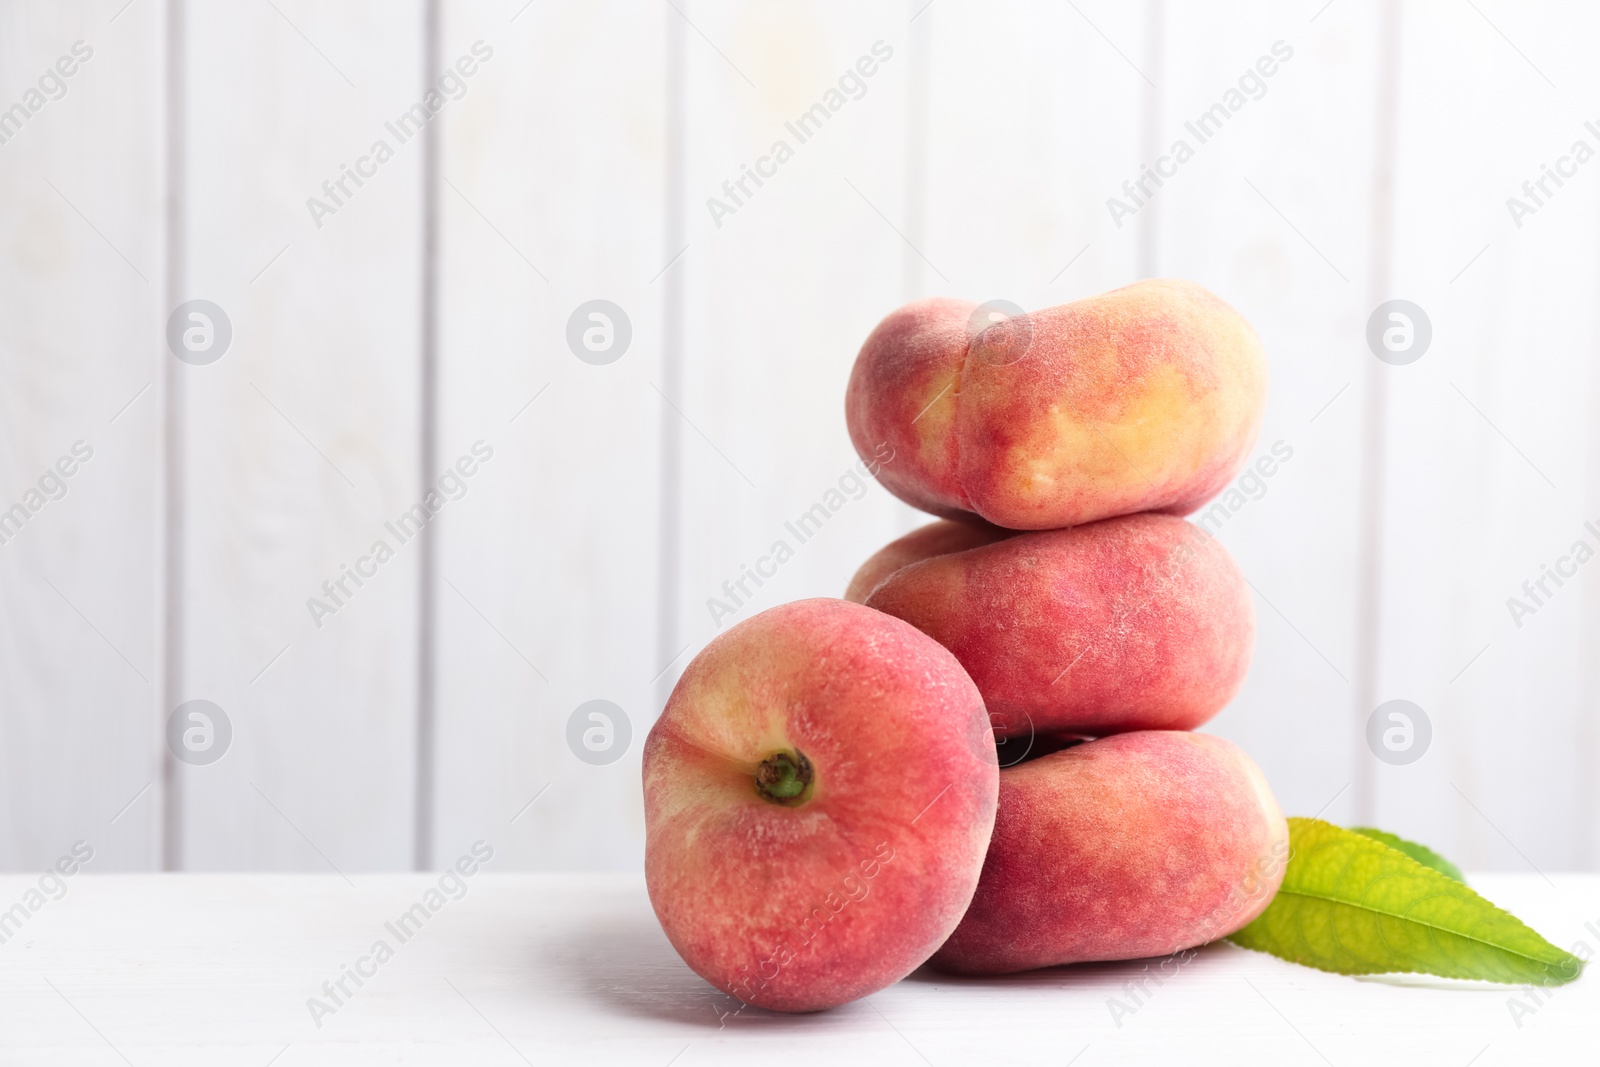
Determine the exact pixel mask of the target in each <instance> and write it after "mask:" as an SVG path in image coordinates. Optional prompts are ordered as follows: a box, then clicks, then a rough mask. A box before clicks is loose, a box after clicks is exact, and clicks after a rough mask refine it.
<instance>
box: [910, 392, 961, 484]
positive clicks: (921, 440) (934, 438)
mask: <svg viewBox="0 0 1600 1067" xmlns="http://www.w3.org/2000/svg"><path fill="white" fill-rule="evenodd" d="M960 387H961V386H960V373H959V371H957V370H949V371H947V372H946V373H944V374H941V375H939V376H938V377H937V378H936V379H934V380H932V381H930V382H928V383H927V385H926V386H925V387H924V388H922V389H919V390H917V391H916V393H915V394H913V395H910V396H908V398H907V404H906V407H907V409H908V410H909V413H910V418H911V422H910V423H909V424H908V426H909V429H910V430H911V433H912V434H913V436H915V438H916V441H917V456H916V459H917V465H918V466H920V467H921V468H922V469H923V470H926V471H928V472H929V473H931V474H932V475H933V476H934V477H935V478H936V479H941V480H942V479H944V478H947V477H949V476H950V475H951V473H952V472H951V471H950V470H949V463H950V458H949V457H950V438H951V435H952V434H954V433H955V432H956V429H955V424H956V397H957V393H958V391H959V389H960Z"/></svg>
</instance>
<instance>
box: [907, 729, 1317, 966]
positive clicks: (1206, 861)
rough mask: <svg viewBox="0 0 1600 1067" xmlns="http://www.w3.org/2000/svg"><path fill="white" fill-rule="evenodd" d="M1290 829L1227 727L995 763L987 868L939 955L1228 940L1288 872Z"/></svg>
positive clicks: (994, 960) (1085, 951)
mask: <svg viewBox="0 0 1600 1067" xmlns="http://www.w3.org/2000/svg"><path fill="white" fill-rule="evenodd" d="M1288 852H1289V827H1288V823H1287V822H1286V821H1285V820H1284V817H1283V813H1282V812H1281V811H1280V810H1279V809H1278V803H1277V801H1276V800H1274V799H1273V797H1272V792H1271V790H1270V789H1269V788H1268V786H1267V782H1266V779H1265V778H1264V777H1263V776H1262V774H1261V771H1260V770H1259V769H1258V768H1257V767H1256V765H1255V764H1254V763H1252V762H1251V760H1250V758H1249V757H1248V756H1246V755H1245V754H1244V753H1243V752H1242V751H1240V750H1239V749H1238V748H1237V747H1236V746H1235V745H1233V744H1231V743H1230V742H1228V741H1224V740H1223V739H1222V738H1219V737H1211V736H1209V735H1206V734H1191V733H1182V732H1174V731H1148V732H1143V733H1132V734H1120V735H1118V736H1116V737H1107V738H1102V739H1101V740H1098V741H1090V742H1088V743H1086V744H1081V745H1078V746H1076V747H1074V748H1068V749H1065V750H1063V751H1059V752H1053V753H1051V754H1050V755H1047V756H1043V757H1041V758H1039V759H1035V760H1030V761H1028V762H1026V763H1022V764H1019V765H1017V766H1015V767H1011V768H1007V769H1006V770H1003V771H1001V772H1000V810H999V812H998V814H997V815H996V817H995V828H994V837H993V839H992V841H991V843H990V845H989V856H988V859H987V860H986V861H985V862H984V866H983V878H982V880H981V881H980V882H979V883H978V892H977V894H976V895H975V896H974V897H973V900H972V907H971V908H969V909H968V911H967V914H966V917H965V918H963V919H962V920H961V925H960V926H959V927H957V928H956V932H955V933H954V934H953V935H951V937H950V940H949V941H947V942H946V943H945V945H944V947H943V948H941V949H940V950H939V952H938V953H937V954H936V955H935V956H934V958H933V965H934V966H935V967H938V968H940V969H942V970H946V971H953V972H958V973H965V974H1006V973H1010V972H1012V971H1022V970H1030V969H1032V968H1035V967H1050V966H1055V965H1057V964H1064V963H1081V962H1085V961H1090V960H1128V959H1142V958H1145V957H1150V956H1166V955H1169V954H1171V953H1175V952H1179V951H1181V950H1184V949H1188V948H1193V947H1194V946H1197V945H1202V944H1205V943H1206V942H1209V941H1215V940H1217V939H1218V938H1221V937H1226V936H1227V935H1228V934H1231V933H1233V932H1234V931H1235V930H1238V929H1239V928H1240V927H1242V926H1244V925H1245V924H1247V923H1249V922H1250V921H1251V920H1252V919H1254V918H1255V917H1256V916H1257V915H1259V914H1261V912H1262V911H1263V910H1264V909H1265V908H1266V906H1267V905H1268V904H1269V903H1270V902H1271V901H1272V897H1273V895H1274V894H1276V893H1277V891H1278V886H1279V884H1280V883H1281V882H1282V881H1283V871H1284V864H1285V863H1286V861H1287V858H1288Z"/></svg>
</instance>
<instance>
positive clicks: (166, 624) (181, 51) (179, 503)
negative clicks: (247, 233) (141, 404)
mask: <svg viewBox="0 0 1600 1067" xmlns="http://www.w3.org/2000/svg"><path fill="white" fill-rule="evenodd" d="M184 3H185V0H167V5H166V15H167V18H166V56H165V60H166V62H165V72H164V75H165V79H166V100H165V109H166V129H165V130H164V131H163V132H164V134H165V145H164V148H165V154H166V160H165V165H166V174H165V182H166V189H165V193H166V218H165V233H164V234H163V237H164V240H165V243H166V250H165V251H166V274H165V278H164V282H163V284H164V286H165V293H164V294H163V295H164V296H165V297H166V301H165V303H166V307H165V308H163V309H162V310H163V311H164V312H165V311H170V309H171V308H174V307H177V306H178V304H179V303H181V302H182V300H183V287H184V284H185V275H186V273H187V257H186V255H185V251H186V250H185V248H184V241H185V239H186V232H187V227H186V225H185V223H186V219H185V211H186V210H187V184H186V182H185V180H184V179H185V173H184V158H185V141H186V138H185V134H186V133H187V123H186V111H187V106H186V104H187V88H188V79H187V77H186V71H185V68H184V64H185V63H186V62H187V55H186V52H185V48H184V42H185V37H186V34H185V30H186V23H185V15H186V12H185V9H184ZM160 359H161V361H162V364H163V365H164V366H165V367H166V373H165V374H164V375H162V381H163V392H164V394H165V395H164V397H163V399H164V404H163V408H162V414H163V418H164V425H163V427H162V433H163V439H162V456H161V460H162V486H161V488H162V530H161V535H162V536H161V539H162V548H163V563H162V572H161V575H162V588H161V598H162V604H161V610H162V620H161V628H160V631H159V636H158V640H160V641H161V643H162V650H161V686H160V689H159V690H158V693H159V696H158V698H157V699H158V701H159V703H158V705H157V707H156V732H157V737H158V738H159V739H160V741H159V745H160V747H159V749H158V751H159V752H160V754H161V809H160V827H159V831H158V832H159V835H160V847H161V869H162V870H164V871H178V870H182V869H183V851H184V850H183V845H184V841H183V791H182V780H181V779H180V778H179V776H178V761H177V757H176V756H174V755H173V753H172V751H171V749H170V748H169V746H168V745H167V744H166V740H165V738H166V729H165V726H166V716H167V715H168V714H169V713H170V711H171V709H173V708H176V707H177V706H178V704H179V703H180V702H181V701H182V696H183V685H184V678H183V671H184V637H185V625H186V621H187V620H186V619H185V616H184V600H183V587H184V575H185V572H184V548H185V538H184V532H185V531H184V432H183V430H184V425H183V422H184V415H185V410H186V409H185V404H184V383H183V364H182V363H181V362H180V361H179V360H177V359H175V358H171V356H170V355H169V354H168V353H167V352H166V350H165V345H164V344H163V346H162V348H161V350H160Z"/></svg>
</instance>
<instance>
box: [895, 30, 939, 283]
mask: <svg viewBox="0 0 1600 1067" xmlns="http://www.w3.org/2000/svg"><path fill="white" fill-rule="evenodd" d="M908 9H909V10H910V11H911V33H910V34H909V36H908V38H907V41H906V51H907V52H908V53H909V60H910V62H909V66H910V71H909V72H908V74H907V76H906V131H905V133H906V164H905V166H906V173H905V217H904V218H903V219H902V220H901V221H902V223H903V224H904V226H905V235H906V239H905V240H904V241H902V242H901V248H900V270H901V279H902V282H903V284H904V285H905V299H906V301H907V302H909V301H912V300H916V299H917V298H918V297H920V296H921V295H922V256H921V254H920V253H918V252H917V249H919V248H921V247H923V245H924V244H926V241H925V240H924V238H925V236H926V235H925V232H924V231H925V230H926V228H927V224H926V216H927V203H928V175H927V171H928V167H927V163H928V78H929V68H930V67H931V65H932V63H933V56H932V54H931V53H932V49H931V48H930V44H931V41H932V35H933V31H932V29H931V28H930V26H931V24H932V22H933V20H934V19H935V18H937V17H938V14H937V12H935V11H933V10H931V5H930V4H929V3H928V0H908ZM919 15H920V17H919Z"/></svg>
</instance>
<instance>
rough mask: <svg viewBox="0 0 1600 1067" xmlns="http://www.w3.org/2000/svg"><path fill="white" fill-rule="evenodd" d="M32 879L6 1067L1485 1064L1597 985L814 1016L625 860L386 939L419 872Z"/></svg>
mask: <svg viewBox="0 0 1600 1067" xmlns="http://www.w3.org/2000/svg"><path fill="white" fill-rule="evenodd" d="M1471 881H1472V883H1473V885H1474V886H1475V887H1476V888H1477V889H1478V890H1479V892H1481V893H1483V894H1484V895H1485V896H1487V897H1488V898H1489V899H1491V900H1493V901H1495V902H1496V903H1498V904H1500V905H1502V906H1503V907H1506V908H1508V909H1509V910H1511V911H1512V912H1513V913H1515V914H1517V915H1518V916H1519V917H1521V918H1523V919H1524V920H1525V921H1527V922H1529V923H1530V924H1531V925H1533V926H1534V927H1535V928H1536V929H1538V930H1539V931H1540V932H1542V933H1543V934H1544V935H1545V936H1546V937H1548V938H1550V939H1551V940H1552V941H1554V942H1555V943H1557V944H1559V945H1562V946H1563V947H1568V948H1571V947H1573V946H1574V945H1575V944H1576V943H1577V942H1579V941H1584V942H1587V943H1588V944H1589V945H1590V946H1595V947H1600V876H1597V875H1552V876H1551V877H1550V878H1549V880H1546V879H1545V878H1544V877H1543V876H1540V875H1536V874H1534V875H1508V874H1484V875H1480V876H1476V877H1473V878H1472V879H1471ZM38 882H39V880H38V878H36V877H28V876H25V875H5V876H0V908H4V909H9V908H11V906H12V904H13V902H21V903H23V905H24V908H23V910H24V911H25V912H26V911H28V909H29V908H31V907H33V906H34V905H39V906H38V907H37V910H34V911H32V912H31V914H29V915H28V917H27V918H26V920H25V921H23V922H22V924H21V926H20V928H17V929H15V930H14V931H11V930H10V928H9V927H8V928H6V929H5V930H3V931H0V932H9V933H10V936H9V938H8V939H7V940H6V942H5V943H4V944H0V1063H8V1064H9V1063H17V1064H61V1065H68V1064H86V1065H87V1064H106V1065H114V1064H119V1063H126V1064H132V1065H135V1067H144V1065H146V1064H150V1065H161V1067H177V1065H183V1064H205V1065H207V1067H217V1065H223V1064H229V1065H231V1064H238V1065H241V1067H245V1065H248V1067H266V1065H267V1064H273V1065H274V1067H303V1065H309V1064H360V1063H380V1062H381V1063H406V1064H434V1063H438V1064H446V1063H448V1064H461V1063H471V1064H483V1065H494V1064H508V1065H511V1064H517V1063H524V1062H526V1063H533V1064H541V1065H542V1064H546V1063H573V1062H580V1061H581V1062H583V1063H585V1064H590V1065H597V1064H609V1063H626V1064H646V1065H650V1064H654V1065H658V1067H667V1065H668V1064H672V1065H675V1067H695V1065H699V1064H710V1063H739V1064H745V1065H748V1064H751V1063H772V1062H781V1063H783V1064H785V1065H793V1064H797V1063H812V1064H818V1065H825V1067H838V1065H841V1064H855V1063H863V1064H865V1063H872V1064H916V1065H929V1064H933V1065H939V1067H943V1065H946V1064H949V1065H956V1064H970V1063H985V1064H988V1063H1000V1064H1012V1063H1015V1064H1056V1065H1064V1064H1068V1063H1072V1064H1076V1065H1078V1067H1092V1065H1094V1064H1102V1063H1146V1062H1156V1061H1157V1060H1165V1059H1168V1058H1169V1057H1170V1060H1171V1062H1174V1063H1179V1062H1181V1063H1185V1064H1193V1063H1230V1064H1233V1063H1271V1064H1301V1063H1304V1064H1339V1065H1343V1064H1368V1063H1391V1062H1392V1063H1404V1064H1408V1065H1409V1064H1432V1063H1439V1064H1455V1065H1466V1064H1469V1063H1470V1064H1472V1065H1474V1067H1491V1065H1494V1064H1514V1063H1516V1064H1522V1063H1536V1062H1555V1061H1556V1060H1557V1059H1558V1058H1561V1057H1564V1056H1565V1057H1573V1058H1575V1059H1576V1060H1577V1061H1579V1062H1585V1061H1587V1062H1594V1061H1595V1059H1596V1058H1597V1052H1596V1043H1597V1039H1600V980H1597V979H1595V978H1594V977H1592V976H1589V977H1585V978H1582V979H1579V980H1578V981H1577V982H1575V983H1573V984H1572V985H1569V986H1565V987H1562V988H1559V989H1555V990H1553V991H1552V990H1540V991H1537V992H1534V991H1524V990H1519V989H1516V988H1514V987H1508V986H1494V985H1487V984H1477V983H1450V982H1446V981H1442V980H1432V979H1424V978H1416V977H1406V978H1399V977H1396V978H1392V979H1360V980H1358V979H1352V978H1345V977H1340V976H1337V975H1328V974H1323V973H1321V972H1318V971H1312V970H1308V969H1305V968H1301V967H1296V966H1292V965H1290V964H1286V963H1283V962H1280V961H1278V960H1275V959H1272V958H1270V957H1267V956H1263V955H1260V954H1258V953H1254V952H1247V951H1245V950H1243V949H1240V948H1237V947H1235V946H1232V945H1229V944H1219V945H1214V946H1210V947H1208V948H1206V949H1204V950H1202V951H1201V952H1200V953H1199V954H1198V955H1197V956H1196V957H1195V958H1194V959H1193V960H1192V961H1191V962H1190V963H1188V964H1187V965H1186V966H1184V967H1183V968H1182V970H1181V971H1180V972H1179V973H1178V974H1177V975H1176V976H1174V977H1170V978H1168V979H1167V980H1166V981H1165V982H1164V983H1163V984H1162V985H1161V986H1160V987H1159V988H1157V987H1155V986H1154V985H1153V984H1148V985H1147V986H1146V988H1147V989H1148V993H1143V994H1137V995H1136V990H1135V991H1132V992H1130V989H1129V987H1128V986H1127V983H1128V982H1130V981H1131V980H1133V979H1136V978H1139V977H1141V976H1142V974H1141V972H1142V970H1143V968H1144V966H1145V965H1144V964H1141V963H1117V964H1094V965H1080V966H1076V967H1069V968H1056V969H1052V970H1047V971H1037V972H1033V973H1030V974H1024V975H1015V976H1010V977H1006V978H997V979H983V980H967V979H951V978H949V977H948V976H943V975H936V974H933V973H929V972H918V973H917V974H914V975H912V976H911V977H910V978H908V979H906V980H905V981H903V982H900V983H899V984H898V985H895V986H892V987H890V988H889V989H886V990H883V991H882V992H880V993H877V994H875V995H874V996H872V997H869V998H867V999H865V1000H863V1001H860V1002H857V1003H855V1004H851V1005H847V1006H845V1007H843V1008H838V1009H835V1010H833V1011H830V1012H824V1013H820V1014H816V1015H807V1016H785V1015H779V1014H775V1013H769V1012H763V1011H759V1010H756V1009H749V1008H747V1009H745V1010H744V1011H742V1012H737V1013H734V1009H736V1008H737V1007H738V1004H737V1002H735V1001H733V1000H732V999H731V998H729V997H727V996H725V995H723V994H721V993H718V992H717V991H716V990H715V989H713V988H711V987H710V986H708V985H706V984H705V983H704V982H703V981H701V980H700V979H699V978H698V977H696V976H695V975H694V974H693V973H692V972H690V971H689V970H688V968H686V967H685V966H684V965H683V964H682V963H681V962H680V961H679V960H678V958H677V956H676V955H675V954H674V953H673V951H672V948H671V946H670V945H668V943H667V941H666V939H665V937H663V936H662V934H661V931H660V928H659V927H658V926H657V925H656V922H655V918H654V916H653V915H652V913H651V911H650V905H649V901H648V900H647V899H646V897H645V892H644V882H643V878H642V877H641V876H639V875H636V874H523V875H515V874H492V873H489V872H486V871H485V872H480V873H478V874H477V875H476V876H475V877H473V878H471V879H467V880H465V881H464V886H465V892H464V893H462V894H461V895H460V896H459V899H448V898H446V897H445V896H443V895H441V897H440V899H439V900H437V901H432V903H437V904H441V905H442V906H439V907H438V910H437V912H434V913H431V915H430V917H429V918H428V920H427V921H426V923H418V925H419V926H420V929H408V931H404V932H407V933H408V935H409V936H408V937H407V938H406V940H404V941H401V940H400V939H399V938H398V937H397V936H396V934H395V932H394V931H393V930H391V929H390V928H389V927H387V926H386V925H385V924H386V923H393V922H395V920H397V919H398V917H399V916H400V915H402V914H403V913H405V912H406V911H407V910H408V909H410V908H411V907H412V906H413V905H415V904H418V903H423V904H428V903H430V901H429V900H427V899H426V894H427V893H428V892H429V891H430V890H434V889H436V888H437V885H438V878H437V876H429V875H412V874H402V875H395V874H383V875H354V876H351V877H350V878H349V879H348V880H345V879H344V878H341V877H338V876H322V875H199V874H186V875H104V876H96V875H92V874H87V873H80V874H78V875H76V876H75V877H73V878H70V879H67V880H65V881H64V883H63V884H64V885H65V887H66V891H65V893H64V894H62V895H60V896H59V899H48V897H47V896H46V895H45V894H40V895H39V896H36V897H29V896H28V893H29V890H31V889H37V887H38ZM50 888H53V886H50ZM446 888H447V889H450V888H453V887H452V886H450V885H447V886H446ZM58 892H59V890H58ZM1586 924H1592V926H1593V930H1589V929H1586V928H1585V927H1586ZM379 940H382V941H384V942H386V943H387V944H388V945H389V946H391V948H392V950H393V954H392V958H388V959H385V960H384V961H383V962H381V963H379V962H377V961H376V960H374V961H373V962H370V963H366V964H363V969H364V970H366V971H368V972H369V973H372V972H375V973H372V976H371V977H367V978H363V979H362V984H361V985H360V986H359V987H357V986H356V985H355V984H354V982H353V981H352V980H350V979H346V980H345V985H346V988H347V989H348V990H350V991H352V995H350V996H349V997H344V996H343V995H341V996H340V998H339V999H340V1000H341V1001H342V1003H339V1004H337V1006H335V1004H334V1001H333V1000H332V999H331V998H328V997H326V995H325V994H324V993H323V992H322V986H323V983H324V982H329V981H337V980H338V979H339V978H340V977H341V975H342V970H341V968H342V967H343V966H345V965H351V964H354V963H356V961H357V960H358V959H359V958H361V957H363V956H366V955H367V954H368V953H370V952H371V950H372V948H373V946H374V944H375V942H377V941H379ZM312 997H322V998H323V1001H324V1003H325V1004H326V1005H327V1010H325V1011H318V1012H316V1013H315V1017H314V1013H313V1011H312V1008H311V1006H309V1005H308V1000H309V999H310V998H312ZM1113 1002H1115V1003H1116V1004H1120V1005H1121V1007H1120V1008H1119V1009H1118V1010H1115V1011H1114V1010H1113Z"/></svg>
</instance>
